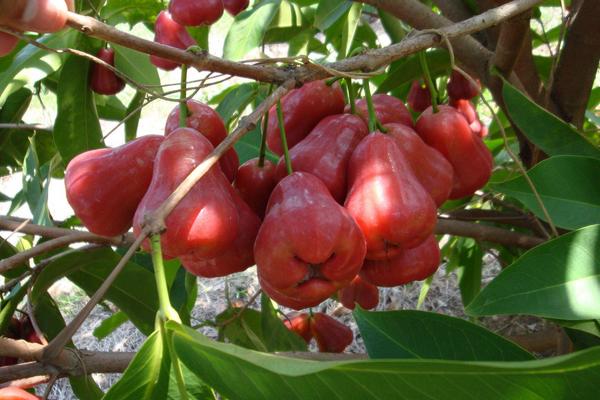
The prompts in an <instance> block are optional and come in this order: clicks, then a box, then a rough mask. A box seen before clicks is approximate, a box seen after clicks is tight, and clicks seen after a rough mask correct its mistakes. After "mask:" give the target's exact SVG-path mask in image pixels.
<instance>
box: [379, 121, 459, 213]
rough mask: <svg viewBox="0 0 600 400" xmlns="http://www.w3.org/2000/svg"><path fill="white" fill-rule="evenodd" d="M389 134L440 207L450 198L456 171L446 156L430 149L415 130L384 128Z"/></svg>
mask: <svg viewBox="0 0 600 400" xmlns="http://www.w3.org/2000/svg"><path fill="white" fill-rule="evenodd" d="M384 127H385V128H386V129H387V130H388V131H387V134H388V135H390V136H391V137H393V138H394V139H396V144H397V145H398V147H399V148H400V151H402V154H404V157H405V158H406V160H407V161H408V163H409V164H410V166H411V168H412V172H413V173H414V174H415V176H416V177H417V179H418V180H419V182H420V183H421V186H423V188H424V189H425V190H426V191H427V193H429V195H430V196H431V198H432V199H433V201H434V202H435V204H436V205H437V206H438V207H439V206H441V205H442V204H443V203H444V202H445V201H446V200H448V196H450V191H451V190H452V184H453V177H454V171H453V169H452V165H451V164H450V163H449V162H448V160H446V158H444V156H443V155H442V154H441V153H440V152H439V151H437V150H436V149H434V148H433V147H429V146H428V145H427V144H425V142H423V139H421V137H419V134H418V133H417V132H415V131H414V129H412V128H410V127H408V126H406V125H401V124H387V125H385V126H384Z"/></svg>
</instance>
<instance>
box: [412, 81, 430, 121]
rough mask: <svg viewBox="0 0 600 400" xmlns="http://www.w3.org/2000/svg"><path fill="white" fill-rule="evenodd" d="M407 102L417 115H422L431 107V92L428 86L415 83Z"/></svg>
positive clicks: (418, 82)
mask: <svg viewBox="0 0 600 400" xmlns="http://www.w3.org/2000/svg"><path fill="white" fill-rule="evenodd" d="M406 102H407V103H408V106H409V107H410V109H411V110H413V111H414V112H417V113H421V112H423V111H425V109H426V108H427V107H431V92H430V91H429V89H428V88H427V85H426V84H424V83H423V82H421V81H413V83H412V85H411V86H410V90H409V92H408V96H407V98H406Z"/></svg>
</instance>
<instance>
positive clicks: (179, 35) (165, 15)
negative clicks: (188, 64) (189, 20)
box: [150, 11, 196, 71]
mask: <svg viewBox="0 0 600 400" xmlns="http://www.w3.org/2000/svg"><path fill="white" fill-rule="evenodd" d="M154 41H155V42H157V43H161V44H166V45H168V46H171V47H176V48H178V49H182V50H185V49H187V48H188V47H190V46H194V45H196V41H195V40H194V39H192V37H191V36H190V34H189V33H188V31H186V30H185V27H184V26H183V25H179V24H178V23H177V22H175V21H173V18H172V17H171V14H170V13H169V12H168V11H161V12H160V13H159V14H158V17H156V22H155V24H154ZM150 62H152V64H154V65H155V66H157V67H158V68H161V69H164V70H166V71H171V70H173V69H175V68H177V67H178V66H179V65H180V64H178V63H176V62H174V61H171V60H167V59H166V58H162V57H158V56H155V55H151V56H150Z"/></svg>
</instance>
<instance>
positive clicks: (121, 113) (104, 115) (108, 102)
mask: <svg viewBox="0 0 600 400" xmlns="http://www.w3.org/2000/svg"><path fill="white" fill-rule="evenodd" d="M94 102H95V103H96V111H97V112H98V117H99V118H101V119H105V120H108V121H121V120H122V119H123V118H125V110H126V108H125V105H124V104H123V103H122V102H121V100H119V98H118V97H117V96H103V95H99V94H96V93H94Z"/></svg>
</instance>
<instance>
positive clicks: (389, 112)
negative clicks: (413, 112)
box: [344, 94, 413, 126]
mask: <svg viewBox="0 0 600 400" xmlns="http://www.w3.org/2000/svg"><path fill="white" fill-rule="evenodd" d="M372 99H373V108H374V109H375V115H376V116H377V120H378V121H379V122H380V123H381V124H382V125H383V124H389V123H391V122H397V123H399V124H404V125H408V126H413V121H412V117H411V116H410V112H408V109H407V108H406V106H405V105H404V103H403V102H402V100H400V99H399V98H397V97H394V96H390V95H389V94H376V95H373V97H372ZM344 112H346V113H349V112H350V106H346V108H345V110H344ZM356 113H357V114H358V115H359V116H360V117H361V118H362V119H363V120H364V121H365V123H366V124H368V123H369V109H368V106H367V100H366V99H359V100H357V101H356Z"/></svg>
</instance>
